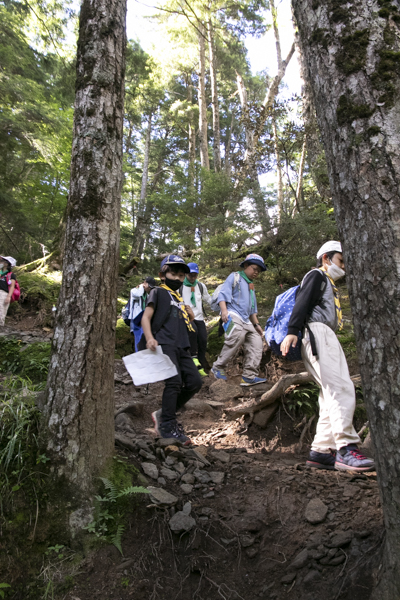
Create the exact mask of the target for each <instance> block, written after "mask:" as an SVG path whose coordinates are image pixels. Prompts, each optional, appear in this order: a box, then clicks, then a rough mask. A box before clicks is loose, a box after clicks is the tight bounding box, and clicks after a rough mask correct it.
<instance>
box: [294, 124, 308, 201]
mask: <svg viewBox="0 0 400 600" xmlns="http://www.w3.org/2000/svg"><path fill="white" fill-rule="evenodd" d="M306 149H307V135H304V142H303V147H302V149H301V155H300V162H299V172H298V175H297V187H296V203H295V211H298V212H300V207H301V204H302V192H303V174H304V163H305V161H306Z"/></svg>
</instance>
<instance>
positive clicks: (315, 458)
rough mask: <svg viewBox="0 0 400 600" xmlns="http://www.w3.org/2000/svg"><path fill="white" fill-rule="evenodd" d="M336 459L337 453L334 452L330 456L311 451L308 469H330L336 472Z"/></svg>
mask: <svg viewBox="0 0 400 600" xmlns="http://www.w3.org/2000/svg"><path fill="white" fill-rule="evenodd" d="M335 457H336V453H335V452H332V450H331V451H330V452H329V453H328V454H325V452H316V451H315V450H311V451H310V454H309V455H308V460H307V462H306V465H307V467H313V468H314V469H329V470H331V471H334V470H335Z"/></svg>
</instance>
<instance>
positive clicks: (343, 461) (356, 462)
mask: <svg viewBox="0 0 400 600" xmlns="http://www.w3.org/2000/svg"><path fill="white" fill-rule="evenodd" d="M335 468H336V469H338V470H339V471H354V472H355V473H362V472H363V471H375V463H374V461H373V460H372V458H367V457H366V456H364V454H362V453H361V452H360V451H359V449H358V447H357V444H348V445H347V446H343V448H340V450H339V452H338V453H337V454H336V462H335Z"/></svg>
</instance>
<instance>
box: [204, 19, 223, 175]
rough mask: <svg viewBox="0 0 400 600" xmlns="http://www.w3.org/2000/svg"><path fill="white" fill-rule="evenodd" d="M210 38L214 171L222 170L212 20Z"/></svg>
mask: <svg viewBox="0 0 400 600" xmlns="http://www.w3.org/2000/svg"><path fill="white" fill-rule="evenodd" d="M207 36H208V57H209V61H210V79H211V103H212V113H213V133H214V139H213V150H214V169H215V171H220V170H221V134H220V126H219V103H218V84H217V57H216V55H215V42H214V28H213V25H212V21H211V18H210V19H208V21H207Z"/></svg>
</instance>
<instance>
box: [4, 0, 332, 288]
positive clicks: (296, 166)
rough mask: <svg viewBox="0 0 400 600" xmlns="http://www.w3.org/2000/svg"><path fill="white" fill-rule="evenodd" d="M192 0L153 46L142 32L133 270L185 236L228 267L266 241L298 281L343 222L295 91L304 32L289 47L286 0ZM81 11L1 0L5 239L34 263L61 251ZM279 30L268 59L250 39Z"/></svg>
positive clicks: (160, 28) (128, 130)
mask: <svg viewBox="0 0 400 600" xmlns="http://www.w3.org/2000/svg"><path fill="white" fill-rule="evenodd" d="M185 7H186V8H185ZM190 7H191V8H190V10H188V8H187V5H186V4H184V3H181V2H179V1H177V0H168V1H165V2H162V3H160V4H159V5H158V10H157V12H156V13H155V14H154V15H153V16H152V18H151V20H152V24H153V26H154V27H155V28H157V32H158V35H159V38H158V39H159V43H158V44H157V47H155V48H153V50H152V51H151V52H145V51H144V50H143V48H142V47H141V45H140V43H139V41H137V40H129V41H128V46H127V65H126V78H125V119H124V142H123V149H124V162H123V171H124V173H123V192H122V216H121V246H120V266H121V272H124V273H132V266H133V267H134V268H135V269H138V270H139V271H143V272H150V271H154V269H156V265H157V263H158V261H159V257H160V255H162V254H164V253H167V252H173V251H174V252H179V253H182V254H183V256H184V257H185V258H191V259H192V260H196V261H198V262H200V263H201V264H202V267H203V268H210V267H212V268H222V269H223V268H224V267H227V266H230V265H231V264H233V263H234V262H235V261H236V260H237V259H238V258H240V257H241V256H243V255H244V254H246V253H247V251H248V248H252V249H257V251H259V252H260V253H261V254H263V256H264V257H265V259H266V261H267V263H268V265H269V266H270V268H271V269H272V271H273V272H274V273H275V276H276V282H277V283H286V282H287V283H289V282H291V280H292V279H293V278H299V277H301V275H302V273H303V272H304V270H305V269H306V268H308V266H309V265H310V263H311V262H312V260H313V255H314V252H315V249H316V248H317V247H318V246H319V245H320V244H321V243H322V242H323V241H324V240H325V239H326V238H327V237H334V236H335V235H336V229H335V223H334V219H333V208H332V204H331V197H330V192H329V181H328V176H327V170H326V163H325V158H324V152H323V150H322V146H321V143H320V136H319V131H318V128H317V125H316V121H315V117H314V110H313V107H312V101H311V98H310V97H309V94H308V93H307V89H304V90H303V94H302V97H299V96H292V97H289V94H288V93H287V91H288V86H287V83H285V69H286V66H287V64H288V63H289V62H290V61H291V60H292V61H297V57H296V55H293V52H294V46H293V48H292V49H291V52H290V53H289V55H288V56H287V57H285V56H282V51H281V47H280V37H279V12H278V11H277V10H276V8H275V5H274V4H273V3H272V2H270V3H268V2H266V1H264V0H245V1H242V2H237V1H236V0H235V1H231V2H228V3H219V2H217V3H213V4H212V8H210V7H209V6H208V5H205V4H202V3H201V2H194V3H191V5H190ZM77 17H78V15H77V14H76V11H74V10H73V8H72V6H71V5H70V4H68V3H67V2H57V1H55V0H49V1H38V0H32V2H29V3H28V2H18V1H15V0H6V1H3V2H1V3H0V37H1V39H0V52H1V60H0V64H1V71H0V92H1V93H0V97H1V100H0V107H1V108H0V153H1V163H0V206H1V209H0V216H1V221H0V225H1V227H0V242H1V247H2V248H3V252H5V253H6V254H9V255H12V256H15V257H16V258H17V260H18V263H19V264H23V263H29V262H32V261H34V260H36V259H38V258H41V257H43V256H45V255H47V254H48V253H51V252H55V254H56V255H57V256H58V255H60V260H58V262H57V261H56V263H55V264H56V267H57V266H58V265H59V264H61V260H62V238H63V231H64V223H65V208H66V204H67V197H68V191H69V177H70V172H69V166H70V158H71V145H72V127H73V103H74V82H75V45H76V38H77ZM267 30H270V33H271V34H272V31H273V32H274V35H275V40H276V47H277V56H276V57H273V56H272V57H271V56H267V55H266V57H265V68H264V70H263V71H261V72H259V73H256V74H253V73H252V69H251V65H250V62H249V58H248V53H247V48H246V40H247V39H249V37H250V36H256V37H259V36H262V35H264V34H265V32H266V31H267ZM276 63H277V64H278V71H277V70H276V66H275V64H276ZM298 68H300V67H298ZM282 89H285V90H286V94H283V95H282V94H281V93H280V92H281V90H282ZM260 181H261V182H262V183H260ZM293 240H296V244H295V245H294V244H293V243H292V242H293ZM300 246H301V247H302V252H301V253H299V248H300ZM300 254H301V255H302V257H301V258H300ZM289 265H290V266H289Z"/></svg>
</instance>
